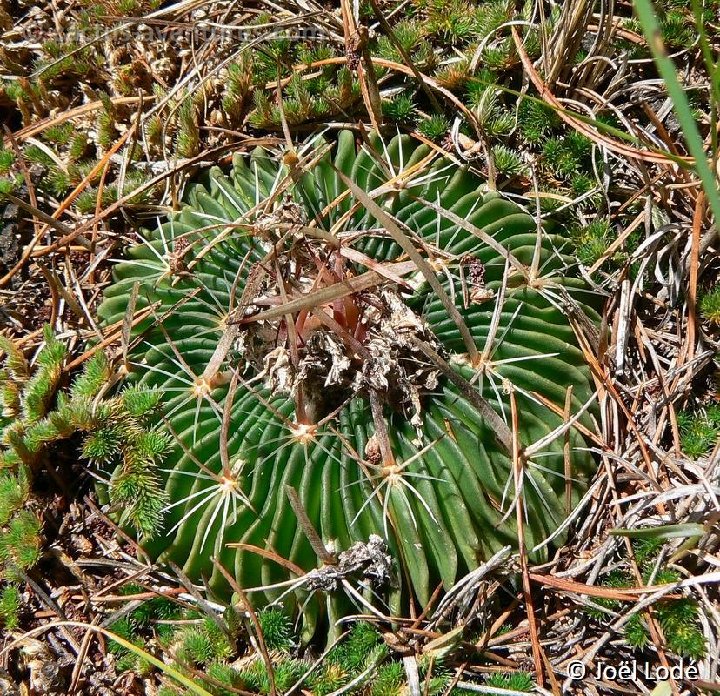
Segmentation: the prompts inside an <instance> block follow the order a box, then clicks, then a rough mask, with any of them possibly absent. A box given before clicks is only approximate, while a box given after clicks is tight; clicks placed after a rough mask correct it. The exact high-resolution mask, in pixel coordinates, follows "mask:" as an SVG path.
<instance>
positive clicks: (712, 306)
mask: <svg viewBox="0 0 720 696" xmlns="http://www.w3.org/2000/svg"><path fill="white" fill-rule="evenodd" d="M700 313H701V314H702V316H703V318H704V319H706V320H707V321H710V322H712V323H713V324H716V325H720V285H716V286H715V287H714V288H713V289H712V290H710V291H708V292H706V293H704V294H703V295H702V297H701V298H700Z"/></svg>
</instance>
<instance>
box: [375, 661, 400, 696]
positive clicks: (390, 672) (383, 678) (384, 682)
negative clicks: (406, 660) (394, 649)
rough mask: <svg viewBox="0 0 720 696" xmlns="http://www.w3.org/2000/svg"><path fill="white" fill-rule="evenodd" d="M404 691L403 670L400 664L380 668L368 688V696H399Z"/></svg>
mask: <svg viewBox="0 0 720 696" xmlns="http://www.w3.org/2000/svg"><path fill="white" fill-rule="evenodd" d="M404 689H405V668H404V667H403V664H402V662H395V661H393V662H390V663H388V664H386V665H383V666H382V667H380V669H379V670H378V672H377V676H376V677H375V678H374V679H373V681H372V684H371V686H370V696H400V694H402V693H404Z"/></svg>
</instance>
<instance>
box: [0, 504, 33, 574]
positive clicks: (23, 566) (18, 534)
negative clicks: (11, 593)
mask: <svg viewBox="0 0 720 696" xmlns="http://www.w3.org/2000/svg"><path fill="white" fill-rule="evenodd" d="M41 530H42V525H41V523H40V520H39V519H38V518H37V517H36V516H35V515H34V514H33V513H31V512H30V511H28V510H21V511H20V512H18V513H17V514H16V515H15V516H14V517H13V519H11V520H10V522H9V523H8V525H7V528H6V529H5V530H4V532H3V533H2V535H0V566H2V569H1V570H0V578H4V579H5V580H9V581H11V582H18V581H21V580H22V579H23V575H24V574H25V573H26V572H27V571H28V570H30V568H32V567H33V566H34V565H35V564H36V563H37V562H38V561H39V560H40V557H41V555H42V551H41V543H40V532H41Z"/></svg>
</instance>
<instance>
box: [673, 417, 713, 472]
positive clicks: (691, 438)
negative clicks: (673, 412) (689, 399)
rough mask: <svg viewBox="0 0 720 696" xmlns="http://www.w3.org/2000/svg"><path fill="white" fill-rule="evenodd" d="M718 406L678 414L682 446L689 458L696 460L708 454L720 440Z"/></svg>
mask: <svg viewBox="0 0 720 696" xmlns="http://www.w3.org/2000/svg"><path fill="white" fill-rule="evenodd" d="M717 412H718V407H717V405H712V406H710V407H709V408H708V409H707V410H698V411H694V412H688V411H684V412H680V413H678V416H677V419H678V428H679V429H680V445H681V447H682V449H683V452H685V454H686V455H687V456H688V457H692V458H694V459H696V458H697V457H702V456H704V455H705V454H707V453H708V451H709V450H710V449H711V448H712V447H714V446H715V444H716V443H717V441H718V439H719V438H720V422H718V418H717Z"/></svg>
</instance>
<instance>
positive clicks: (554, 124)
mask: <svg viewBox="0 0 720 696" xmlns="http://www.w3.org/2000/svg"><path fill="white" fill-rule="evenodd" d="M560 124H561V121H560V118H559V117H558V115H557V114H556V113H555V110H554V109H552V108H551V107H549V106H548V105H547V104H545V103H544V102H542V101H540V100H538V99H530V98H528V97H525V98H524V99H522V100H521V101H520V104H519V106H518V128H519V129H520V133H521V134H522V136H523V138H524V139H525V140H526V141H527V142H528V143H531V144H538V143H540V142H541V141H542V140H544V139H545V138H546V137H547V136H548V134H549V133H550V132H551V131H552V130H553V129H555V128H558V127H559V126H560Z"/></svg>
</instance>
